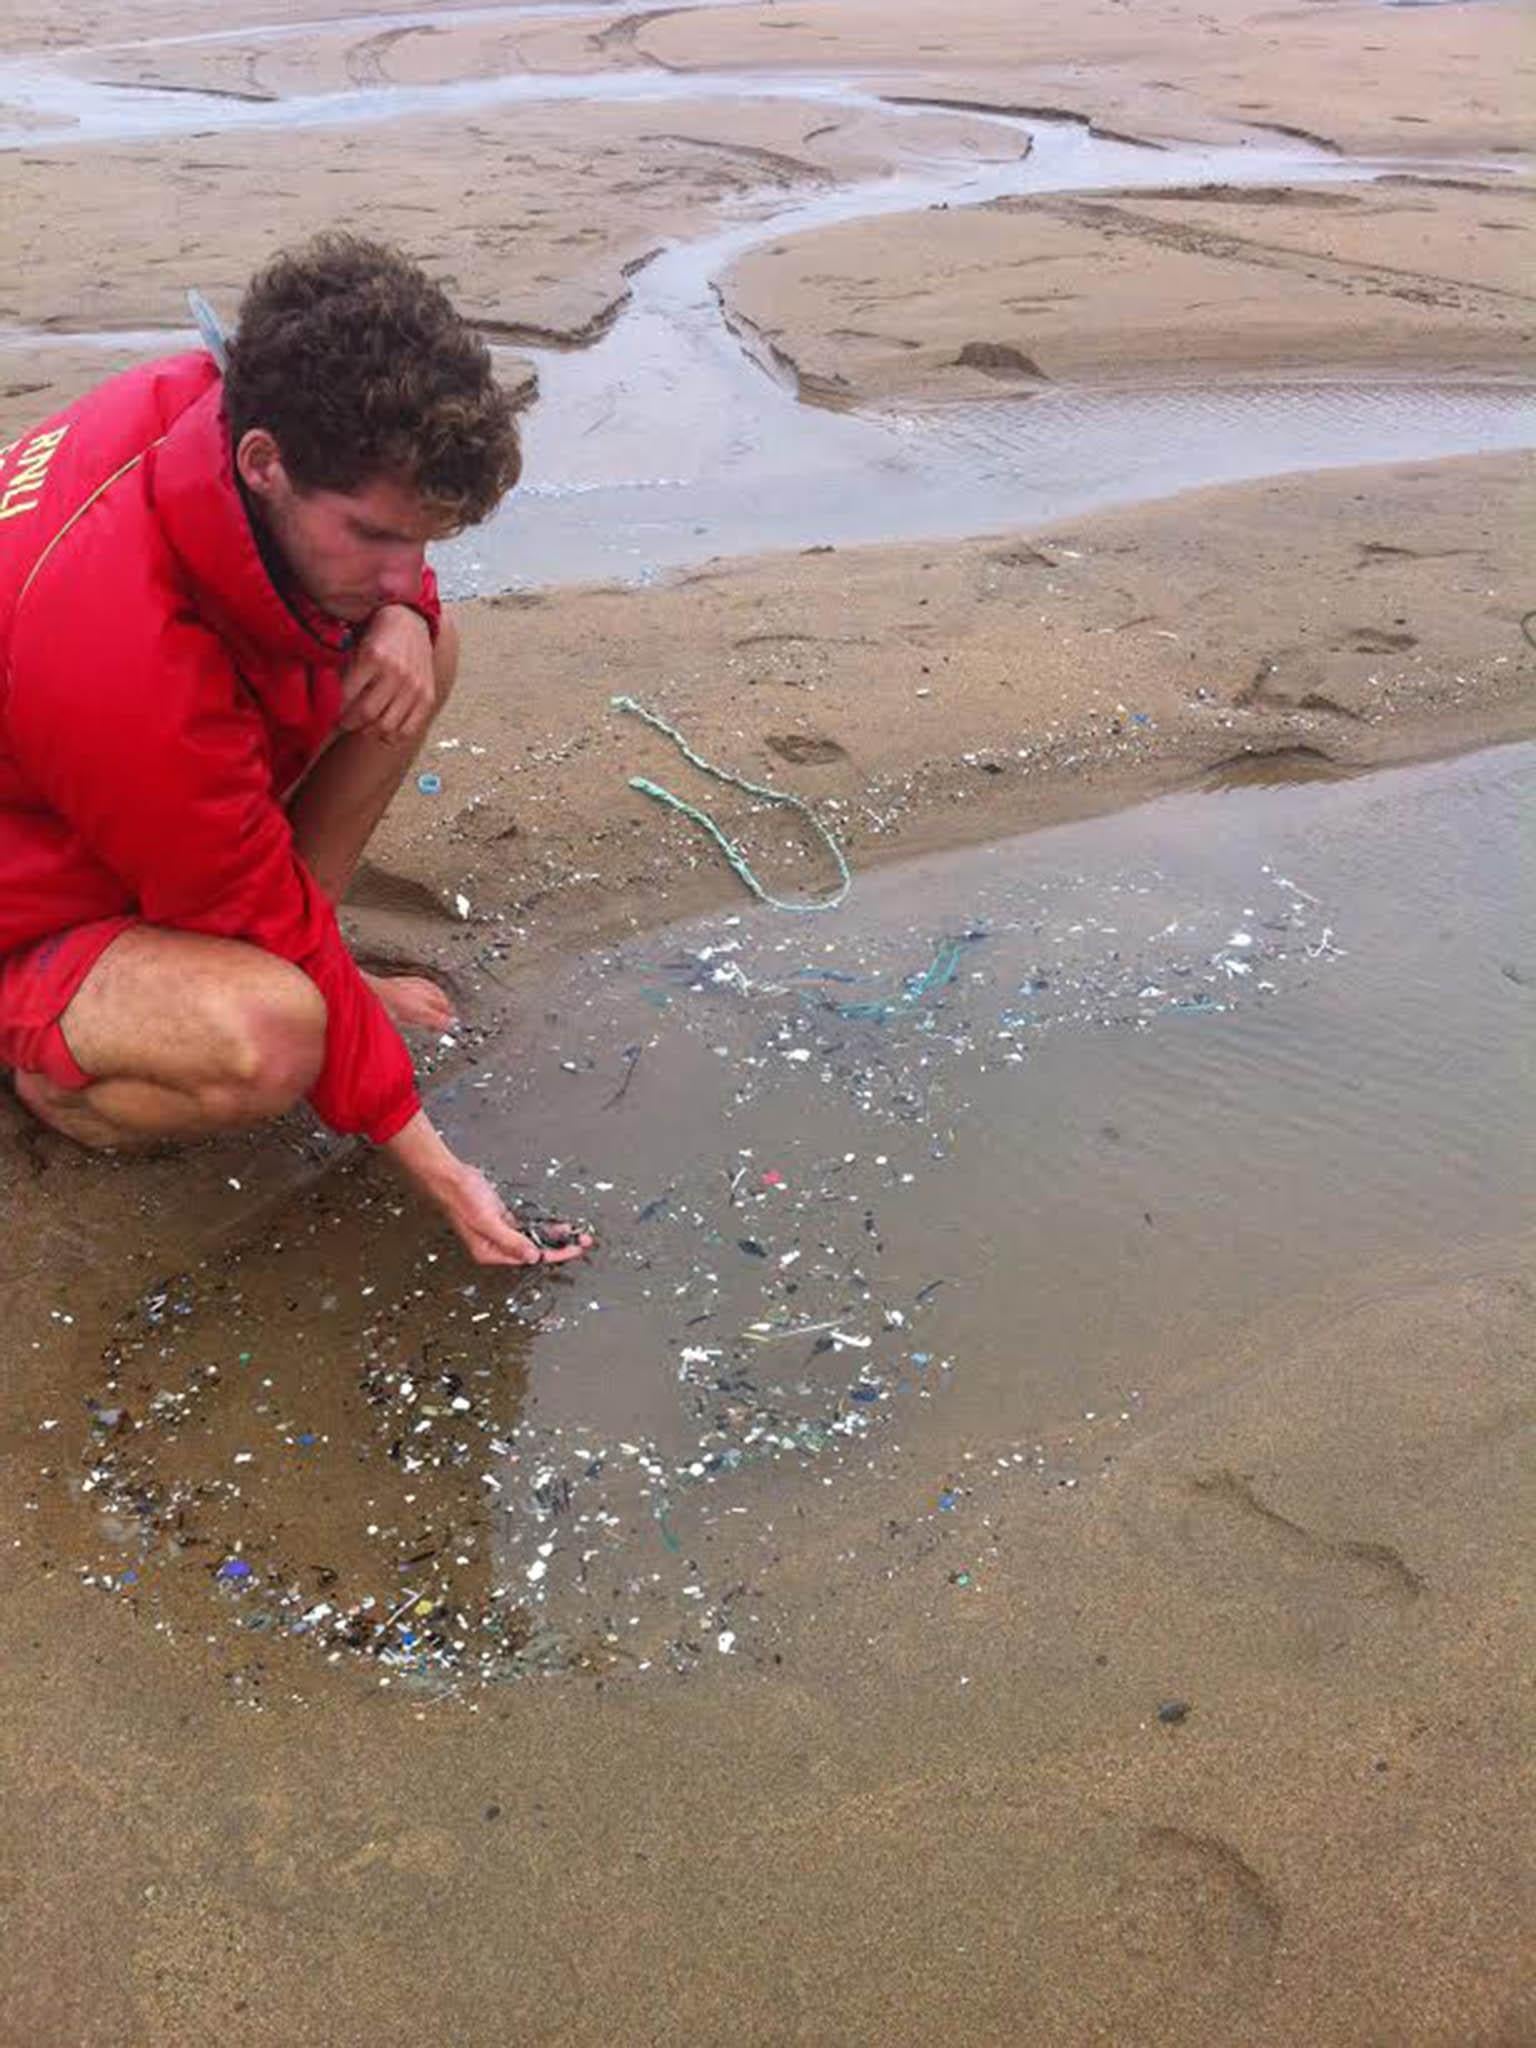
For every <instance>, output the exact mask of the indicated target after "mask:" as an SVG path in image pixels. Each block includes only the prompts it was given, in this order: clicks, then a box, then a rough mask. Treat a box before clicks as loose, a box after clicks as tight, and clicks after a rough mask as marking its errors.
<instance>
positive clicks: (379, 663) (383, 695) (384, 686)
mask: <svg viewBox="0 0 1536 2048" xmlns="http://www.w3.org/2000/svg"><path fill="white" fill-rule="evenodd" d="M341 686H342V704H343V710H342V714H341V729H342V731H343V732H373V733H376V734H377V735H378V737H379V738H380V739H381V740H389V741H391V742H392V743H393V744H395V745H397V746H399V745H405V746H412V745H414V744H415V743H416V742H417V741H418V740H420V739H421V737H422V735H423V734H424V733H425V732H426V729H427V727H428V725H429V724H430V723H431V719H432V714H433V711H434V710H435V709H436V706H437V692H436V686H435V683H434V680H433V674H432V635H431V633H430V632H429V631H428V630H427V622H426V620H425V619H424V618H423V617H422V616H421V614H420V613H419V612H413V611H412V610H411V609H410V607H409V606H408V605H403V604H386V605H383V606H381V607H380V609H379V610H378V611H376V612H375V613H374V615H373V617H372V618H371V619H370V620H369V621H368V625H367V628H366V630H365V631H364V633H363V636H362V638H361V639H360V640H359V641H358V643H357V646H356V647H355V648H354V649H353V650H352V656H351V659H350V660H349V661H348V663H347V666H346V669H345V671H344V673H343V675H342V685H341Z"/></svg>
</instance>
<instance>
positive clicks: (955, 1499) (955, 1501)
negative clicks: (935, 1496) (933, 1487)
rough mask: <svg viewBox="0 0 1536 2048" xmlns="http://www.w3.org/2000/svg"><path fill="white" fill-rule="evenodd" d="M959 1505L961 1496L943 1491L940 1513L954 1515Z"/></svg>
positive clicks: (940, 1499) (940, 1498) (940, 1497)
mask: <svg viewBox="0 0 1536 2048" xmlns="http://www.w3.org/2000/svg"><path fill="white" fill-rule="evenodd" d="M959 1505H960V1496H959V1495H958V1494H957V1493H941V1494H940V1495H939V1513H940V1514H941V1515H952V1514H953V1513H954V1512H955V1509H956V1508H957V1507H958V1506H959Z"/></svg>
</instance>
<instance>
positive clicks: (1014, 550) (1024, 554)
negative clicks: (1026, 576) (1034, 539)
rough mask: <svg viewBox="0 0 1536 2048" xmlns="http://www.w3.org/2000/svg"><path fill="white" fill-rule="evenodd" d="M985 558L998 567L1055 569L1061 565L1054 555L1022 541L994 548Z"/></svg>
mask: <svg viewBox="0 0 1536 2048" xmlns="http://www.w3.org/2000/svg"><path fill="white" fill-rule="evenodd" d="M987 560H988V561H989V562H992V563H994V564H995V565H996V566H997V567H998V568H999V569H1056V568H1059V567H1060V566H1061V565H1060V563H1059V562H1058V561H1057V560H1056V557H1055V556H1054V555H1047V554H1045V553H1043V552H1042V551H1041V549H1039V548H1032V547H1029V546H1028V545H1027V544H1026V543H1025V542H1023V541H1020V542H1019V543H1018V545H1017V546H1014V547H1006V548H994V549H993V550H992V552H991V553H990V554H989V555H988V556H987Z"/></svg>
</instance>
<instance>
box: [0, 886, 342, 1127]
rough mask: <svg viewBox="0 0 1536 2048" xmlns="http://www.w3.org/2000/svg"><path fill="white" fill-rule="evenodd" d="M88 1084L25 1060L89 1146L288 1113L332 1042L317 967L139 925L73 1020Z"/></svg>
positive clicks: (75, 1004)
mask: <svg viewBox="0 0 1536 2048" xmlns="http://www.w3.org/2000/svg"><path fill="white" fill-rule="evenodd" d="M60 1021H61V1025H62V1029H63V1032H64V1037H65V1041H66V1043H67V1044H68V1046H69V1049H70V1051H71V1052H72V1053H73V1054H74V1056H75V1058H76V1059H77V1060H78V1061H79V1063H80V1065H81V1066H82V1067H83V1068H84V1069H85V1071H86V1073H88V1074H94V1075H96V1076H97V1077H98V1078H97V1079H96V1080H94V1081H93V1082H92V1083H91V1085H90V1086H89V1087H88V1088H81V1089H66V1088H60V1087H58V1086H56V1085H55V1084H54V1083H53V1082H51V1081H48V1080H46V1079H45V1078H44V1077H43V1076H42V1075H41V1074H25V1073H18V1074H17V1076H16V1093H17V1095H18V1096H19V1098H20V1099H21V1100H22V1101H23V1102H24V1103H25V1104H26V1105H27V1107H28V1108H29V1109H31V1110H32V1112H33V1114H34V1115H36V1116H37V1117H39V1118H40V1119H41V1120H42V1121H43V1122H44V1123H46V1124H48V1125H50V1126H51V1127H52V1128H53V1129H54V1130H56V1131H61V1132H62V1133H63V1134H64V1135H65V1136H66V1137H69V1138H74V1139H75V1140H76V1141H77V1142H78V1143H80V1144H82V1145H90V1146H93V1147H105V1146H118V1145H136V1144H144V1143H150V1142H153V1141H155V1140H157V1139H161V1138H195V1137H202V1136H205V1135H206V1134H207V1133H209V1132H211V1131H219V1130H233V1129H239V1128H242V1127H244V1126H247V1125H251V1124H258V1123H264V1122H266V1121H267V1120H268V1119H269V1118H272V1117H275V1116H281V1115H282V1114H283V1112H284V1111H285V1110H287V1109H289V1108H291V1107H292V1105H293V1104H294V1103H295V1102H296V1101H298V1099H299V1098H300V1097H301V1096H302V1095H304V1094H306V1093H307V1092H308V1090H309V1088H310V1087H311V1086H312V1085H313V1082H314V1079H315V1076H316V1075H317V1074H318V1073H319V1071H320V1065H321V1061H322V1059H323V1058H324V1054H325V1022H326V1018H325V1003H324V1001H323V999H322V997H321V995H320V991H319V990H318V989H317V988H316V987H315V985H314V983H313V982H312V981H310V980H309V978H308V976H307V975H304V974H302V973H301V972H300V971H299V969H298V968H297V967H294V966H291V965H290V964H289V963H288V962H287V961H286V960H279V959H277V958H276V956H275V955H273V954H271V953H265V952H263V951H262V950H261V949H260V948H259V947H257V946H248V945H245V944H243V943H242V942H241V941H240V940H238V939H211V938H206V937H204V936H203V935H202V934H200V933H196V932H173V931H162V930H160V929H158V928H157V927H155V926H152V925H136V926H134V927H133V928H132V929H131V930H129V931H126V932H124V933H123V934H122V935H121V937H119V938H117V939H114V940H113V942H112V944H111V945H110V946H109V947H108V948H107V950H106V951H105V952H104V953H103V954H102V956H101V958H100V959H99V960H98V961H97V963H96V965H95V966H94V967H93V968H92V970H91V972H90V973H89V974H88V975H87V976H86V978H85V980H84V981H83V982H82V983H81V985H80V988H79V990H78V991H77V992H76V994H75V997H74V1000H73V1001H72V1002H71V1003H70V1005H69V1008H68V1009H67V1010H66V1011H65V1012H64V1015H63V1018H62V1019H61V1020H60Z"/></svg>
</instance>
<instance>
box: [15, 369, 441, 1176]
mask: <svg viewBox="0 0 1536 2048" xmlns="http://www.w3.org/2000/svg"><path fill="white" fill-rule="evenodd" d="M220 393H221V386H220V382H219V375H218V371H217V370H216V369H215V367H214V364H213V362H212V360H211V358H209V357H208V356H204V355H186V356H176V357H173V358H171V359H170V360H169V361H166V362H160V363H153V364H150V365H147V366H146V367H144V368H142V369H137V370H130V371H129V372H128V373H127V374H126V375H125V376H121V377H114V378H113V379H111V381H110V382H108V383H106V384H103V385H101V386H99V387H98V389H96V390H95V391H93V392H91V393H89V394H88V395H87V396H86V397H85V398H82V399H80V400H79V401H78V402H77V403H76V404H74V405H72V406H69V407H68V408H66V410H65V411H63V412H60V413H56V414H55V415H54V416H53V418H52V419H51V420H49V421H47V422H46V423H45V424H44V425H43V426H42V427H40V428H38V429H37V430H36V431H35V432H33V433H30V434H25V435H23V436H22V438H21V439H20V440H19V441H16V442H13V443H12V444H11V446H10V447H9V448H6V449H4V450H0V955H3V954H5V953H7V952H9V951H11V950H13V949H14V948H16V947H18V946H24V945H28V944H30V943H31V942H32V941H33V940H36V939H40V938H44V937H47V936H49V935H50V934H52V933H54V932H58V931H63V930H67V929H69V928H70V927H72V926H74V925H79V924H85V923H89V922H91V921H93V920H94V919H96V918H101V917H110V916H114V915H117V914H119V913H121V912H125V911H127V912H132V913H134V914H136V915H138V916H141V917H143V918H144V919H145V920H146V921H147V922H148V923H151V924H157V925H168V926H171V927H173V928H175V929H177V930H180V931H190V932H209V933H212V934H215V935H216V936H219V937H223V938H238V939H245V940H248V941H250V942H251V943H252V944H253V945H257V946H262V947H264V948H265V949H266V950H267V951H268V952H269V953H275V954H277V955H278V957H279V958H280V959H284V960H291V961H292V962H293V963H294V965H295V966H297V967H300V968H302V969H303V971H304V973H305V974H307V975H308V976H309V978H310V979H311V981H313V982H314V983H315V985H316V987H317V988H318V989H319V990H320V993H321V995H322V996H323V997H324V998H325V1005H326V1012H327V1017H328V1022H327V1026H326V1044H325V1065H324V1068H323V1069H322V1071H321V1074H320V1078H319V1080H318V1081H317V1082H316V1083H315V1086H314V1089H313V1091H312V1093H311V1096H310V1100H311V1102H312V1103H313V1104H314V1107H315V1108H316V1110H317V1111H318V1112H319V1114H320V1115H321V1116H322V1117H323V1118H324V1119H325V1121H326V1122H327V1123H328V1124H330V1125H332V1126H333V1127H334V1128H335V1129H336V1130H339V1131H363V1132H366V1133H367V1135H368V1136H369V1137H371V1138H373V1139H374V1140H375V1141H376V1142H378V1143H380V1144H382V1143H383V1142H384V1141H385V1140H386V1139H388V1138H390V1137H393V1135H394V1134H395V1132H396V1131H398V1130H399V1129H400V1127H401V1125H402V1124H404V1123H405V1122H406V1121H407V1120H408V1119H409V1118H410V1117H411V1116H412V1115H413V1114H414V1112H415V1110H416V1109H417V1107H418V1106H419V1102H418V1097H417V1094H416V1086H415V1081H414V1078H413V1076H412V1072H411V1061H410V1055H409V1054H408V1053H407V1051H406V1049H405V1045H404V1043H403V1041H402V1040H401V1038H400V1034H399V1033H398V1032H397V1031H396V1029H395V1027H394V1025H393V1024H392V1023H391V1022H390V1020H389V1018H388V1017H387V1016H386V1015H385V1012H384V1010H383V1007H382V1006H381V1005H380V1003H379V1001H378V999H377V998H376V997H375V996H374V995H373V994H372V993H371V992H370V990H369V989H368V987H367V984H366V983H365V982H364V981H363V979H362V977H361V976H360V975H359V973H358V971H357V968H356V966H355V965H354V963H353V961H352V957H351V955H350V953H349V952H348V951H347V948H346V946H345V944H344V943H343V941H342V937H341V934H340V932H339V931H338V929H337V926H336V915H335V911H334V909H333V907H332V905H331V904H330V902H329V901H328V900H327V898H326V896H325V895H324V893H323V892H322V890H321V889H320V887H319V885H318V884H317V883H316V882H315V880H314V878H313V876H312V875H311V874H310V873H309V871H308V869H307V868H305V866H304V865H303V863H302V862H301V861H300V860H299V859H298V858H297V856H296V855H295V853H294V850H293V843H292V839H291V836H290V834H289V829H288V820H287V817H286V815H285V813H284V811H283V808H282V803H281V798H282V796H283V794H284V793H285V792H286V791H288V790H289V789H290V788H291V787H292V785H293V783H294V781H295V780H296V779H297V777H298V776H299V775H300V774H301V773H302V771H303V769H304V768H305V766H306V765H307V764H308V763H309V762H310V761H312V760H313V759H314V757H315V755H316V753H317V752H318V750H319V749H320V747H321V745H322V743H323V742H324V741H325V740H326V738H327V737H328V736H329V734H330V733H331V732H332V730H333V729H334V727H335V725H336V721H337V719H338V717H339V715H340V711H341V672H342V667H343V664H344V662H345V659H346V654H347V648H348V645H349V636H348V631H347V629H346V627H344V626H342V625H341V624H340V623H339V622H338V621H336V620H334V619H331V618H329V617H327V616H325V615H324V614H322V613H319V612H317V611H315V610H314V609H313V608H312V607H307V606H306V605H305V604H304V603H303V601H302V600H299V601H294V600H293V599H285V598H284V597H283V596H281V595H279V593H278V590H277V588H276V586H275V585H274V584H273V582H272V580H271V578H270V576H269V575H268V573H267V571H266V568H265V567H264V565H263V563H262V558H261V555H260V554H259V552H258V551H257V547H256V542H255V539H254V536H253V535H252V532H251V527H250V522H249V520H248V518H247V516H246V511H245V506H244V503H243V501H242V499H241V496H240V492H239V489H238V487H237V485H236V483H235V480H234V474H233V466H232V462H231V454H230V445H229V434H228V432H227V430H226V427H225V424H224V418H223V414H222V411H221V404H220ZM421 609H422V610H423V612H425V613H426V614H427V616H428V617H429V618H430V619H432V620H434V621H435V619H436V615H437V591H436V585H435V583H434V581H433V578H432V574H431V571H430V570H428V571H426V572H425V581H424V586H423V592H422V605H421Z"/></svg>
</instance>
